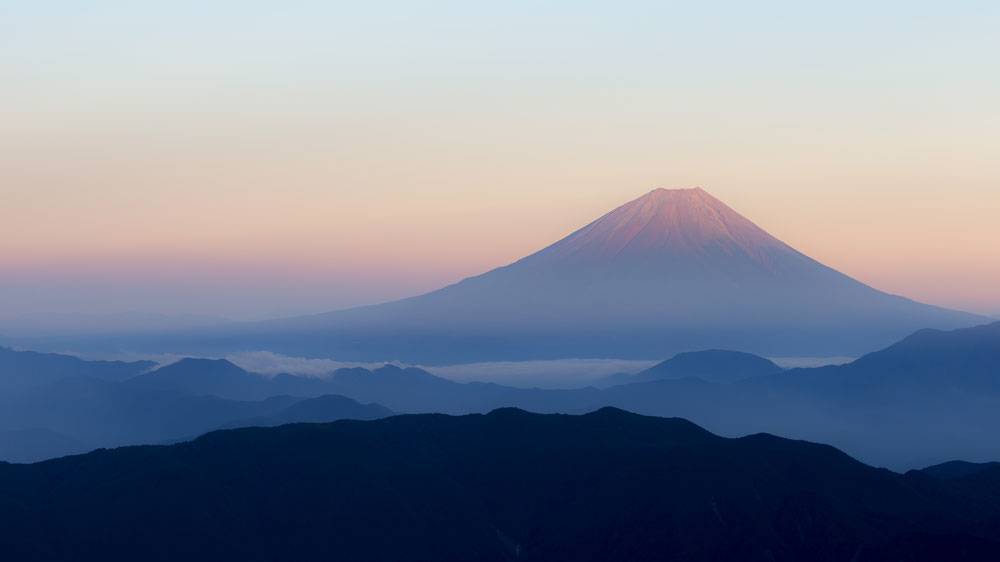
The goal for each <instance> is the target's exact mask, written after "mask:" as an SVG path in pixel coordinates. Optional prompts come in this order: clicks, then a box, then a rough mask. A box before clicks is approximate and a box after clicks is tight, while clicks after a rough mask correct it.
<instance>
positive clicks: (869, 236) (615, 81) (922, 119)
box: [0, 0, 1000, 329]
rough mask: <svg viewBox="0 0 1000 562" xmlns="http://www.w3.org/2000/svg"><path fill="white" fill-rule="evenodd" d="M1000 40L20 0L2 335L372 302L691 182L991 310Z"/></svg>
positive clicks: (918, 29) (889, 283) (929, 292)
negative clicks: (107, 321)
mask: <svg viewBox="0 0 1000 562" xmlns="http://www.w3.org/2000/svg"><path fill="white" fill-rule="evenodd" d="M997 29H1000V5H998V4H997V3H995V2H913V1H909V2H825V3H815V2H698V3H695V2H684V3H674V2H622V1H617V2H579V1H575V2H544V3H543V2H518V1H509V2H493V3H478V2H468V1H465V2H294V1H292V2H253V1H240V2H224V1H216V2H184V1H176V2H159V3H155V5H154V3H148V2H132V1H129V2H124V1H122V2H101V1H94V2H86V3H84V2H75V1H74V2H69V1H67V2H52V1H44V0H40V1H34V2H19V3H15V2H5V3H2V4H0V76H2V77H3V87H2V88H0V321H2V320H4V319H6V320H7V323H8V325H9V324H10V321H11V320H10V319H11V318H22V319H23V318H43V317H44V318H48V317H53V316H55V315H60V314H65V315H69V316H73V315H78V314H115V313H121V312H158V313H168V314H203V315H220V316H225V317H229V318H240V319H243V318H259V317H267V316H279V315H286V314H295V313H302V312H319V311H325V310H330V309H335V308H341V307H345V306H350V305H355V304H363V303H370V302H378V301H383V300H387V299H392V298H397V297H403V296H408V295H411V294H415V293H419V292H423V291H426V290H429V289H433V288H436V287H438V286H440V285H443V284H446V283H449V282H453V281H456V280H458V279H461V278H463V277H466V276H469V275H473V274H477V273H481V272H483V271H485V270H487V269H490V268H492V267H495V266H499V265H504V264H506V263H509V262H511V261H513V260H515V259H517V258H519V257H522V256H524V255H526V254H528V253H531V252H533V251H535V250H538V249H540V248H541V247H543V246H545V245H547V244H549V243H551V242H554V241H555V240H557V239H559V238H561V237H562V236H564V235H566V234H568V233H569V232H571V231H573V230H575V229H576V228H579V227H580V226H583V225H584V224H586V223H588V222H589V221H591V220H593V219H595V218H597V217H598V216H600V215H602V214H604V213H605V212H607V211H609V210H611V209H612V208H614V207H616V206H617V205H620V204H622V203H624V202H626V201H628V200H630V199H633V198H635V197H638V196H640V195H642V194H644V193H646V192H647V191H649V190H650V189H652V188H654V187H667V188H671V187H693V186H701V187H703V188H705V189H706V190H708V191H709V192H710V193H711V194H713V195H714V196H716V197H718V198H719V199H721V200H723V201H724V202H726V203H727V204H729V205H730V206H731V207H733V208H734V209H735V210H736V211H738V212H740V213H742V214H744V215H745V216H747V217H748V218H749V219H751V220H753V221H754V222H756V223H757V224H758V225H760V226H761V227H763V228H764V229H765V230H767V231H769V232H770V233H772V234H774V235H775V236H777V237H778V238H780V239H782V240H784V241H785V242H787V243H788V244H790V245H792V246H793V247H795V248H796V249H798V250H800V251H802V252H804V253H806V254H808V255H810V256H812V257H814V258H816V259H818V260H820V261H822V262H824V263H826V264H827V265H830V266H832V267H834V268H837V269H839V270H841V271H843V272H845V273H847V274H849V275H851V276H854V277H856V278H858V279H859V280H861V281H864V282H866V283H868V284H870V285H873V286H874V287H876V288H879V289H882V290H885V291H889V292H892V293H897V294H902V295H905V296H908V297H911V298H914V299H917V300H921V301H924V302H929V303H932V304H938V305H942V306H949V307H954V308H961V309H965V310H971V311H975V312H983V313H993V314H996V313H1000V289H997V287H1000V103H997V100H998V99H1000V70H998V69H1000V65H998V64H997V57H998V55H1000V33H997ZM2 327H3V324H2V322H0V329H2Z"/></svg>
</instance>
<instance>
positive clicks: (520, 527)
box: [0, 408, 1000, 562]
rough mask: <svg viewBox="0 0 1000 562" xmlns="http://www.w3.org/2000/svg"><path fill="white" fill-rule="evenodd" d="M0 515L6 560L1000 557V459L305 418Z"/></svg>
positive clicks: (71, 482)
mask: <svg viewBox="0 0 1000 562" xmlns="http://www.w3.org/2000/svg"><path fill="white" fill-rule="evenodd" d="M39 498H45V501H39ZM0 505H3V506H4V509H2V510H0V544H2V545H3V551H4V555H5V556H7V557H9V558H11V559H25V560H26V559H31V560H67V559H70V560H78V561H90V560H94V561H97V560H100V561H102V562H111V561H116V560H151V559H172V560H209V559H239V560H247V561H255V560H260V561H264V560H267V561H270V560H301V561H309V560H331V559H337V560H359V561H364V560H371V561H377V560H378V561H380V560H400V561H406V560H414V561H417V560H442V561H448V560H455V561H458V560H461V561H497V562H501V561H510V560H524V561H532V560H575V561H581V562H586V561H589V560H594V561H597V560H602V561H616V560H621V561H626V560H690V561H703V560H704V561H709V560H740V561H762V562H763V561H769V562H773V561H792V560H810V561H817V562H824V561H848V560H851V561H858V562H865V561H882V560H893V561H895V560H907V561H935V562H936V561H939V560H956V561H972V560H976V561H978V560H995V559H996V557H997V556H998V554H1000V542H998V541H1000V525H998V522H1000V469H996V468H985V469H983V470H980V471H979V472H977V473H974V474H971V475H968V476H964V477H957V478H938V477H935V476H932V475H928V474H925V473H923V472H920V471H913V472H910V473H907V474H905V475H901V474H896V473H893V472H890V471H887V470H884V469H876V468H872V467H870V466H866V465H864V464H862V463H860V462H857V461H855V460H853V459H852V458H850V457H849V456H847V455H845V454H843V453H842V452H840V451H838V450H836V449H834V448H832V447H829V446H825V445H816V444H813V443H808V442H803V441H790V440H787V439H781V438H778V437H774V436H771V435H764V434H759V435H751V436H747V437H743V438H740V439H726V438H722V437H718V436H716V435H713V434H711V433H709V432H707V431H705V430H703V429H701V428H699V427H697V426H696V425H694V424H692V423H690V422H687V421H684V420H681V419H664V418H650V417H644V416H638V415H635V414H630V413H627V412H623V411H620V410H615V409H611V408H606V409H602V410H599V411H596V412H593V413H590V414H587V415H583V416H565V415H539V414H530V413H527V412H524V411H520V410H515V409H502V410H497V411H494V412H492V413H490V414H488V415H468V416H462V417H451V416H444V415H408V416H396V417H392V418H387V419H383V420H379V421H371V422H360V421H340V422H334V423H330V424H295V425H286V426H282V427H279V428H251V429H240V430H231V431H220V432H214V433H210V434H208V435H205V436H203V437H201V438H199V439H197V440H195V441H192V442H188V443H182V444H177V445H173V446H169V447H163V446H160V447H151V446H147V447H129V448H122V449H117V450H114V451H105V450H102V451H95V452H92V453H90V454H87V455H83V456H76V457H67V458H63V459H56V460H53V461H47V462H44V463H38V464H33V465H5V464H2V463H0ZM152 506H155V508H152Z"/></svg>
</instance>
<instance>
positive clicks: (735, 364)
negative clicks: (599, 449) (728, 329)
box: [602, 349, 784, 386]
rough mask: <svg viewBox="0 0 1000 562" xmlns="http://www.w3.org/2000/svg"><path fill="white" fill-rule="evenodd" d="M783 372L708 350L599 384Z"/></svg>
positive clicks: (747, 356)
mask: <svg viewBox="0 0 1000 562" xmlns="http://www.w3.org/2000/svg"><path fill="white" fill-rule="evenodd" d="M783 370H784V369H782V368H781V367H779V366H777V365H776V364H774V362H772V361H770V360H768V359H765V358H763V357H760V356H757V355H753V354H751V353H743V352H740V351H727V350H721V349H711V350H706V351H693V352H687V353H678V354H677V355H675V356H673V357H671V358H670V359H667V360H666V361H663V362H662V363H657V364H656V365H653V366H652V367H650V368H648V369H646V370H644V371H641V372H639V373H637V374H635V375H627V374H619V375H613V376H612V377H608V378H607V379H605V380H604V381H602V383H603V386H612V385H614V384H629V383H636V382H650V381H655V380H663V379H679V378H684V377H698V378H700V379H703V380H706V381H709V382H720V383H727V382H733V381H737V380H740V379H745V378H749V377H754V376H758V375H771V374H774V373H780V372H781V371H783Z"/></svg>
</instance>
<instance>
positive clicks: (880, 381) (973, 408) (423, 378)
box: [0, 322, 1000, 470]
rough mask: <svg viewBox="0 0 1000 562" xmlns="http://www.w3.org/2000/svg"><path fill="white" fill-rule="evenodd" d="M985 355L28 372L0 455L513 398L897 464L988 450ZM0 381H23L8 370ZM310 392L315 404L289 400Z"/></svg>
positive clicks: (918, 343) (988, 347)
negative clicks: (563, 382)
mask: <svg viewBox="0 0 1000 562" xmlns="http://www.w3.org/2000/svg"><path fill="white" fill-rule="evenodd" d="M16 353H20V352H10V353H9V354H8V356H10V354H16ZM27 357H40V356H39V355H37V354H29V355H27ZM16 361H20V362H22V363H21V366H22V367H23V366H25V364H26V363H24V362H25V361H26V360H25V359H17V360H16ZM109 365H114V364H109ZM997 365H1000V322H998V323H993V324H989V325H984V326H978V327H975V328H965V329H960V330H955V331H936V330H921V331H918V332H916V333H914V334H912V335H911V336H909V337H907V338H905V339H903V340H901V341H900V342H897V343H896V344H894V345H892V346H889V347H887V348H886V349H883V350H881V351H877V352H873V353H870V354H867V355H864V356H862V357H861V358H859V359H857V360H856V361H853V362H851V363H848V364H844V365H839V366H827V367H820V368H808V369H806V368H800V369H790V370H783V369H781V368H779V367H778V366H777V365H775V364H774V363H772V362H771V361H768V360H767V359H764V358H761V357H758V356H754V355H749V354H746V353H740V352H728V351H721V350H710V351H704V352H692V353H682V354H679V355H677V356H675V357H673V358H671V359H668V360H666V361H664V362H662V363H660V364H658V365H656V366H654V367H652V368H650V369H648V370H646V371H644V372H642V373H638V374H635V375H633V374H626V375H619V376H615V377H611V378H609V379H605V380H603V381H600V383H601V384H600V386H601V387H602V388H600V389H599V388H576V389H564V390H556V389H537V388H534V389H532V388H511V387H507V386H503V385H499V384H493V383H481V382H473V383H458V382H454V381H452V380H448V379H444V378H441V377H437V376H435V375H433V374H432V373H430V372H427V371H426V370H423V369H418V368H412V367H409V368H402V367H397V366H394V365H385V366H382V367H379V368H377V369H363V368H350V369H340V370H338V371H336V372H334V373H331V374H330V375H328V376H326V377H323V378H313V377H302V376H293V375H289V374H282V375H278V376H271V377H266V376H262V375H259V374H256V373H252V372H248V371H246V370H244V369H241V368H240V367H238V366H236V365H234V364H232V363H230V362H229V361H226V360H210V359H185V360H182V361H178V362H176V363H173V364H170V365H167V366H164V367H160V368H159V369H156V370H153V371H150V372H148V373H140V374H138V375H135V376H133V377H131V378H128V379H126V380H116V379H117V377H118V376H119V373H117V371H116V369H117V367H115V368H112V370H111V372H109V377H111V379H112V380H104V379H101V378H96V377H71V378H66V379H61V380H56V381H51V380H50V377H39V379H38V381H37V385H36V386H34V387H31V388H29V389H27V390H24V391H22V392H13V393H7V394H6V395H4V396H2V397H0V460H2V459H7V460H20V461H24V460H39V459H42V458H49V457H51V456H58V454H60V451H62V454H69V453H74V452H82V451H83V450H87V448H85V447H89V448H93V447H109V446H118V445H126V444H140V443H161V442H172V441H176V440H178V439H189V438H192V437H194V436H197V435H199V434H201V433H204V432H205V431H209V430H212V429H215V428H219V427H234V426H235V425H247V424H252V425H274V424H276V423H284V422H290V421H330V420H333V419H339V418H341V417H349V418H354V419H370V418H371V417H380V416H381V415H388V412H389V411H392V412H397V413H428V412H440V413H448V414H467V413H475V412H479V413H483V412H488V411H490V410H493V409H496V408H503V407H518V408H522V409H525V410H529V411H534V412H541V413H570V414H580V413H584V412H589V411H592V410H595V409H598V408H601V407H604V406H613V407H617V408H622V409H625V410H629V411H632V412H636V413H641V414H647V415H656V416H678V417H684V418H687V419H690V420H692V421H693V422H695V423H698V424H699V425H701V426H703V427H706V428H707V429H709V430H711V431H713V432H716V433H719V434H722V435H727V436H739V435H746V434H748V433H753V432H761V431H763V432H769V433H774V434H778V435H783V436H787V437H794V438H799V439H807V440H811V441H819V442H825V443H830V444H833V445H835V446H837V447H839V448H841V449H843V450H845V451H847V452H848V453H849V454H851V455H852V456H855V457H856V458H859V459H861V460H863V461H865V462H868V463H871V464H876V465H881V466H888V467H891V468H893V469H899V470H904V469H910V468H918V467H922V466H927V465H931V464H935V463H941V462H945V461H949V460H953V459H965V460H968V461H973V462H985V461H992V460H996V459H1000V448H998V445H997V444H998V443H1000V440H998V439H997V433H996V428H997V427H1000V385H998V384H997V379H998V378H1000V374H998V371H997V367H996V366H997ZM14 378H15V380H17V381H20V382H19V384H24V381H25V380H30V377H29V376H27V375H25V374H24V373H20V372H19V374H15V375H14ZM0 384H2V381H0ZM338 396H339V397H346V398H344V400H347V399H350V402H351V403H350V407H346V406H345V407H342V406H338V403H339V402H338V401H339V398H336V397H338ZM319 397H327V398H325V400H320V401H318V402H315V403H313V404H309V403H302V404H301V405H299V404H300V402H301V401H302V400H304V399H309V398H319ZM290 408H291V409H292V412H291V413H289V412H287V411H286V410H288V409H290ZM317 411H318V412H319V413H318V414H316V415H314V414H310V413H309V412H317ZM379 412H381V413H379ZM234 424H235V425H234ZM36 430H45V431H37V432H36V433H34V434H32V435H36V436H38V439H39V440H40V441H39V446H38V447H37V448H36V449H37V451H36V453H37V454H32V453H31V450H30V448H25V444H26V443H30V442H31V441H30V440H29V439H27V437H26V436H27V435H29V434H27V433H24V432H26V431H28V432H31V431H36ZM4 432H6V433H4ZM43 441H50V442H51V445H45V446H43V443H42V442H43ZM4 443H7V445H6V447H7V450H5V449H4Z"/></svg>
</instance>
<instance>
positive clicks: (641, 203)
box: [204, 188, 986, 363]
mask: <svg viewBox="0 0 1000 562" xmlns="http://www.w3.org/2000/svg"><path fill="white" fill-rule="evenodd" d="M984 322H986V319H985V318H983V317H978V316H974V315H971V314H967V313H963V312H956V311H951V310H945V309H941V308H937V307H933V306H928V305H925V304H920V303H917V302H914V301H911V300H908V299H905V298H902V297H899V296H894V295H889V294H886V293H883V292H881V291H878V290H875V289H873V288H871V287H868V286H867V285H864V284H862V283H860V282H858V281H855V280H854V279H851V278H850V277H847V276H846V275H843V274H841V273H839V272H837V271H835V270H833V269H830V268H828V267H826V266H824V265H823V264H820V263H819V262H817V261H815V260H813V259H811V258H809V257H807V256H805V255H803V254H801V253H799V252H797V251H795V250H794V249H792V248H791V247H789V246H788V245H787V244H785V243H783V242H781V241H780V240H778V239H776V238H774V237H773V236H771V235H769V234H768V233H766V232H764V230H762V229H761V228H759V227H758V226H756V225H755V224H753V223H752V222H750V221H749V220H747V219H746V218H744V217H742V216H740V215H739V214H738V213H736V212H735V211H733V210H732V209H730V208H729V207H727V206H726V205H725V204H723V203H722V202H721V201H719V200H717V199H715V198H714V197H712V196H711V195H709V194H708V193H706V192H705V191H703V190H702V189H699V188H695V189H678V190H665V189H656V190H653V191H651V192H650V193H647V194H646V195H644V196H642V197H640V198H638V199H636V200H634V201H631V202H629V203H626V204H625V205H622V206H621V207H619V208H617V209H615V210H613V211H611V212H610V213H608V214H606V215H604V216H603V217H601V218H599V219H597V220H596V221H594V222H592V223H591V224H589V225H587V226H585V227H583V228H582V229H580V230H578V231H577V232H575V233H573V234H571V235H569V236H567V237H566V238H564V239H562V240H560V241H558V242H556V243H555V244H553V245H551V246H549V247H547V248H545V249H543V250H541V251H539V252H537V253H535V254H532V255H530V256H528V257H526V258H523V259H521V260H519V261H517V262H515V263H513V264H510V265H508V266H505V267H501V268H498V269H495V270H492V271H489V272H487V273H485V274H483V275H479V276H477V277H471V278H469V279H466V280H464V281H461V282H459V283H456V284H454V285H450V286H448V287H445V288H443V289H440V290H438V291H434V292H432V293H428V294H426V295H421V296H418V297H413V298H409V299H405V300H401V301H397V302H392V303H387V304H382V305H376V306H368V307H362V308H355V309H351V310H345V311H339V312H332V313H328V314H321V315H316V316H309V317H299V318H291V319H287V320H281V321H272V322H265V323H259V324H252V325H248V326H244V327H241V328H239V329H235V330H231V331H229V332H227V333H226V334H225V335H224V336H221V337H220V335H219V334H206V338H205V340H204V343H205V345H225V346H227V347H238V348H240V349H272V350H274V351H279V352H285V353H295V354H299V355H311V356H327V357H336V358H338V359H354V360H387V359H399V360H403V361H410V362H425V363H450V362H464V361H479V360H515V359H532V358H560V357H623V358H644V359H662V358H664V357H669V356H671V355H672V354H674V353H676V352H681V351H690V350H699V349H733V350H740V351H748V352H753V353H757V354H762V355H768V356H819V355H854V354H858V355H860V354H861V353H864V352H867V351H871V350H873V349H878V348H880V347H884V346H886V345H888V344H890V343H892V342H894V341H896V340H898V339H900V338H902V337H904V336H906V335H907V334H909V333H911V332H913V331H914V330H917V329H920V328H927V327H934V328H956V327H962V326H969V325H974V324H979V323H984Z"/></svg>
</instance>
